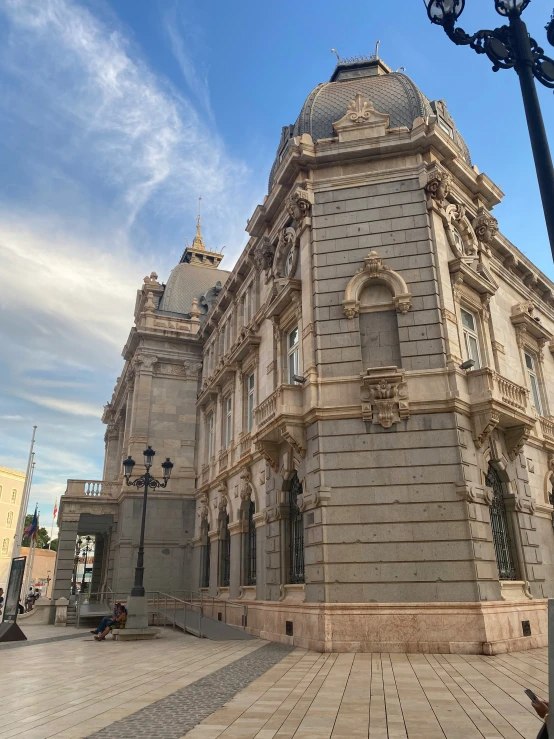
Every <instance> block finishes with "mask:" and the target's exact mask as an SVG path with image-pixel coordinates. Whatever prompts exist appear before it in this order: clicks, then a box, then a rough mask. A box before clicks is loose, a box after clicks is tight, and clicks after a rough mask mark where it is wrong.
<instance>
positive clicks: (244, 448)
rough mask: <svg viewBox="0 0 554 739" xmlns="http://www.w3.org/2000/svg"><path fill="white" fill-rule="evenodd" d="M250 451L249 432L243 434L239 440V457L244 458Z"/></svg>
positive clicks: (250, 440)
mask: <svg viewBox="0 0 554 739" xmlns="http://www.w3.org/2000/svg"><path fill="white" fill-rule="evenodd" d="M251 450H252V434H251V433H250V432H248V433H246V434H244V436H243V437H242V438H241V440H240V456H241V459H242V457H246V455H247V454H250V452H251Z"/></svg>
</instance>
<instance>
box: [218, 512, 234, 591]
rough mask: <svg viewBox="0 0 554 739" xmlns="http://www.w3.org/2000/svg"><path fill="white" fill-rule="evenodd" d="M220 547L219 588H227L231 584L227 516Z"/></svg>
mask: <svg viewBox="0 0 554 739" xmlns="http://www.w3.org/2000/svg"><path fill="white" fill-rule="evenodd" d="M220 546H221V561H220V568H219V572H220V581H221V587H223V588H227V587H229V583H230V582H231V534H230V532H229V516H226V517H225V525H224V527H223V529H222V531H221V541H220Z"/></svg>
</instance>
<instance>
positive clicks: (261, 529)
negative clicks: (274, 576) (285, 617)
mask: <svg viewBox="0 0 554 739" xmlns="http://www.w3.org/2000/svg"><path fill="white" fill-rule="evenodd" d="M254 523H255V524H256V600H265V597H266V592H265V588H266V531H267V529H266V525H265V512H264V511H261V512H260V513H255V514H254Z"/></svg>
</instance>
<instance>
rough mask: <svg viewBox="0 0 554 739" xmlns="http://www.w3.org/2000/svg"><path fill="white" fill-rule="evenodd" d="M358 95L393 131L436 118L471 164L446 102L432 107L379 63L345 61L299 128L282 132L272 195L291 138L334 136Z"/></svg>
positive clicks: (315, 96)
mask: <svg viewBox="0 0 554 739" xmlns="http://www.w3.org/2000/svg"><path fill="white" fill-rule="evenodd" d="M358 92H359V93H361V94H362V96H363V97H364V98H369V100H371V101H372V102H373V105H374V106H375V109H376V110H378V111H379V112H380V113H388V115H390V125H391V128H398V127H400V126H407V127H408V128H410V129H411V128H412V126H413V122H414V120H415V119H416V118H419V117H427V116H430V115H437V117H438V119H439V124H441V122H442V124H443V125H442V127H443V128H444V130H445V131H448V133H449V134H450V135H451V136H452V138H453V139H454V141H455V142H456V143H457V144H458V146H459V147H460V148H461V150H462V155H463V157H464V159H465V160H466V162H467V163H468V164H471V158H470V154H469V150H468V148H467V146H466V144H465V142H464V140H463V138H462V137H461V136H460V134H459V133H458V131H457V129H456V124H455V123H454V121H453V119H452V117H451V116H450V114H449V113H448V111H447V109H446V105H445V104H444V102H443V101H439V102H431V101H430V100H429V99H428V98H427V97H426V96H425V95H424V94H423V93H422V92H421V91H420V90H419V89H418V88H417V86H416V85H415V84H414V83H413V82H412V80H411V79H410V78H409V77H407V76H406V75H405V74H402V73H401V72H391V70H390V69H389V68H388V67H387V66H386V65H385V64H384V63H383V62H382V61H381V60H379V59H370V60H362V61H356V60H353V61H352V62H346V63H345V62H343V61H342V60H341V61H340V62H339V64H338V65H337V67H336V69H335V71H334V72H333V75H332V77H331V80H330V81H329V82H324V83H321V84H319V85H318V86H317V87H316V88H315V89H313V90H312V91H311V93H310V94H309V95H308V97H307V98H306V102H305V103H304V105H303V106H302V110H301V111H300V115H299V116H298V118H297V119H296V123H295V124H294V125H291V126H285V127H284V128H283V131H282V135H281V142H280V144H279V148H278V150H277V156H276V158H275V162H274V163H273V167H272V168H271V174H270V176H269V190H271V186H272V184H273V177H274V174H275V171H276V169H277V167H278V166H279V164H280V162H281V161H282V159H283V157H284V155H285V151H286V149H287V146H288V144H289V142H290V140H291V138H293V137H294V136H300V135H302V134H303V133H308V134H310V136H311V137H312V139H313V140H314V141H318V140H319V139H327V138H331V137H333V136H335V133H334V131H333V123H336V121H338V120H340V119H341V118H342V117H343V115H344V114H345V113H346V107H347V105H348V103H349V102H350V101H351V100H353V99H354V97H355V96H356V93H358Z"/></svg>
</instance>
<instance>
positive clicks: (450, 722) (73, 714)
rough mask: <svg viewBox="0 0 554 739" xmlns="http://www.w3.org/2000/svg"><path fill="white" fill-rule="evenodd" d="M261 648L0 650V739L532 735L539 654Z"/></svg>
mask: <svg viewBox="0 0 554 739" xmlns="http://www.w3.org/2000/svg"><path fill="white" fill-rule="evenodd" d="M264 644H265V643H264V642H260V641H250V642H244V641H243V642H240V643H239V642H209V641H207V640H198V639H195V638H194V637H189V636H183V635H182V634H178V633H175V632H171V631H169V630H167V631H166V632H164V638H162V639H159V640H156V641H155V642H127V643H117V642H116V643H112V642H108V641H107V642H105V643H103V644H97V643H96V642H94V641H88V640H83V639H73V640H70V641H56V642H55V643H36V644H33V645H29V646H28V647H27V648H26V649H10V650H0V739H7V738H8V737H23V736H25V739H48V738H50V737H58V738H61V737H64V738H65V739H69V738H71V739H80V738H81V737H85V736H92V737H97V739H100V738H101V737H102V739H103V738H104V737H108V736H109V737H110V739H111V738H112V737H114V738H115V737H117V738H118V739H119V738H120V739H127V737H133V738H134V737H137V738H138V737H146V739H149V738H150V737H152V739H177V738H178V737H179V739H180V737H182V736H184V735H185V734H186V737H187V739H220V738H221V739H274V738H275V739H292V738H293V737H294V739H359V738H360V737H366V738H368V739H444V737H446V738H447V739H459V738H460V737H461V738H462V739H474V738H475V739H477V738H481V737H486V738H487V739H489V738H490V739H493V738H495V739H498V738H502V737H504V738H505V739H521V737H524V739H531V738H534V737H535V736H536V735H537V732H538V730H539V728H540V722H539V720H538V719H537V717H536V716H535V714H534V712H533V710H532V708H531V706H530V704H529V701H528V699H527V697H526V696H525V694H524V693H523V690H524V688H526V687H530V688H532V689H533V690H534V691H535V692H536V693H537V694H539V695H541V696H546V693H547V683H546V680H547V655H546V649H539V650H534V651H529V652H520V653H514V654H508V655H501V656H497V657H481V656H463V655H403V654H390V655H389V654H382V655H379V654H338V655H337V654H330V655H329V654H318V653H314V652H307V651H306V650H303V649H295V650H293V651H290V652H288V653H287V650H286V648H285V649H283V648H282V647H278V646H276V645H268V646H264ZM272 665H273V666H272ZM250 681H251V682H250ZM248 683H250V684H248ZM245 685H246V687H244V686H245ZM237 690H238V691H239V692H237ZM233 695H234V697H232V696H233ZM197 721H201V723H198V725H196V727H195V728H191V727H192V726H193V725H194V723H196V722H197ZM115 722H118V723H117V724H116V723H115ZM104 727H107V728H106V729H104ZM102 729H104V730H102ZM189 729H190V730H189ZM187 732H188V733H187Z"/></svg>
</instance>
